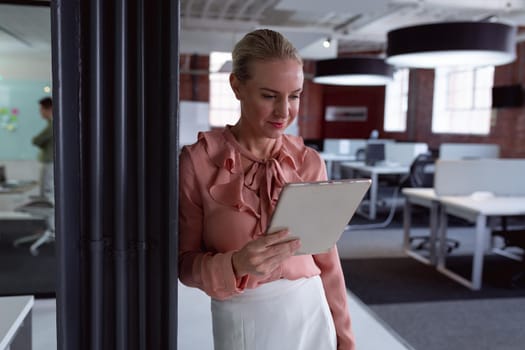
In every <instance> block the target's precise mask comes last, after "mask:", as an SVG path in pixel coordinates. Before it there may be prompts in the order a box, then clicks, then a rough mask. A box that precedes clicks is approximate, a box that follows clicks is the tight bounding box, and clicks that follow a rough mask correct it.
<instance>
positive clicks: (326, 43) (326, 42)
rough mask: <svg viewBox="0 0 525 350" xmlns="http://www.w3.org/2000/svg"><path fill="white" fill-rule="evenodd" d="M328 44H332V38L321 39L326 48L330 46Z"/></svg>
mask: <svg viewBox="0 0 525 350" xmlns="http://www.w3.org/2000/svg"><path fill="white" fill-rule="evenodd" d="M330 45H332V40H331V39H330V38H326V39H325V40H324V41H323V47H324V48H326V49H328V48H329V47H330Z"/></svg>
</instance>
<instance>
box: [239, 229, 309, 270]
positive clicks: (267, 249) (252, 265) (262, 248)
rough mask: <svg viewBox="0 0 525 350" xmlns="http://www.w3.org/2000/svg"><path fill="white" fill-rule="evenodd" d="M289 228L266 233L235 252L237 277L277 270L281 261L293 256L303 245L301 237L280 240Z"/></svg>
mask: <svg viewBox="0 0 525 350" xmlns="http://www.w3.org/2000/svg"><path fill="white" fill-rule="evenodd" d="M288 233H289V232H288V230H283V231H279V232H276V233H272V234H268V235H265V236H263V237H261V238H258V239H256V240H253V241H250V242H248V243H247V244H246V245H245V246H244V247H242V249H241V250H239V251H238V252H235V253H233V255H232V265H233V270H234V271H235V275H236V276H237V278H241V277H243V276H245V275H247V274H252V275H265V274H268V273H270V272H272V271H273V270H275V269H276V268H277V267H278V266H279V265H280V264H281V262H283V261H284V260H286V259H288V258H289V257H291V256H292V255H293V254H294V253H295V252H296V251H297V249H299V247H300V246H301V242H300V241H299V239H293V240H290V241H285V242H280V243H278V242H279V241H281V239H283V238H284V237H286V236H287V235H288Z"/></svg>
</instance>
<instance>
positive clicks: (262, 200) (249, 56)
mask: <svg viewBox="0 0 525 350" xmlns="http://www.w3.org/2000/svg"><path fill="white" fill-rule="evenodd" d="M232 56H233V72H232V74H231V75H230V85H231V87H232V89H233V91H234V93H235V96H236V98H237V99H238V100H239V101H240V106H241V115H240V118H239V120H238V122H237V123H236V124H235V125H228V126H226V127H225V128H224V129H223V130H213V131H209V132H201V133H199V135H198V140H197V142H196V143H194V144H193V145H190V146H186V147H184V148H183V149H182V152H181V155H180V188H179V203H180V205H179V279H180V280H181V282H182V283H184V284H185V285H187V286H190V287H196V288H200V289H201V290H203V291H204V292H206V293H207V294H208V295H209V296H210V297H211V298H212V299H211V311H212V322H213V338H214V346H215V350H239V349H247V350H248V349H249V350H252V349H268V350H273V349H286V350H319V349H323V350H335V349H338V350H353V349H355V344H354V337H353V333H352V329H351V321H350V315H349V311H348V305H347V292H346V287H345V281H344V277H343V273H342V269H341V264H340V260H339V255H338V252H337V247H333V248H332V249H331V250H330V251H329V252H327V253H323V254H317V255H297V256H295V255H294V253H295V252H296V251H297V249H298V248H299V247H300V244H301V242H300V241H299V240H297V239H294V240H290V241H286V242H284V243H283V242H282V241H281V240H282V239H283V238H285V237H286V236H287V235H288V234H289V232H288V231H287V230H283V231H280V232H277V233H275V234H266V232H265V231H266V227H267V225H268V220H269V218H271V215H272V213H273V211H274V209H275V205H276V203H277V199H278V197H279V193H280V191H281V190H282V188H283V186H284V185H285V183H287V182H306V181H320V180H326V168H325V165H324V162H323V160H322V159H321V157H320V156H319V154H318V153H317V152H316V151H314V150H313V149H312V148H309V147H306V146H305V145H304V143H303V140H302V139H301V138H300V137H297V136H291V135H287V134H285V133H284V132H285V130H286V128H287V126H289V125H290V124H291V123H292V122H293V121H294V119H295V118H296V117H297V114H298V109H299V99H300V96H301V92H302V88H303V81H304V75H303V63H302V59H301V58H300V57H299V55H298V53H297V50H296V49H295V48H294V47H293V46H292V44H291V43H290V42H289V41H288V40H287V39H286V38H284V37H283V36H282V35H281V34H279V33H277V32H275V31H271V30H266V29H261V30H255V31H253V32H250V33H248V34H246V35H245V36H244V37H243V38H242V39H241V40H240V41H239V42H238V43H237V44H236V45H235V47H234V50H233V53H232ZM320 234H322V232H320Z"/></svg>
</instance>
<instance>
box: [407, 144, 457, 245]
mask: <svg viewBox="0 0 525 350" xmlns="http://www.w3.org/2000/svg"><path fill="white" fill-rule="evenodd" d="M434 170H435V159H434V157H433V156H432V154H431V153H430V152H425V153H421V154H419V155H418V156H417V157H416V158H415V159H414V161H413V162H412V164H411V165H410V172H409V173H408V175H407V176H405V177H404V178H403V179H402V180H401V183H400V187H401V188H405V187H412V188H421V187H423V188H425V187H426V188H429V187H434ZM410 243H411V244H412V245H413V249H416V250H422V249H428V248H429V244H430V237H429V236H411V237H410ZM446 245H447V246H446V251H447V253H450V252H452V250H454V249H456V248H458V247H459V241H457V240H454V239H451V238H447V239H446Z"/></svg>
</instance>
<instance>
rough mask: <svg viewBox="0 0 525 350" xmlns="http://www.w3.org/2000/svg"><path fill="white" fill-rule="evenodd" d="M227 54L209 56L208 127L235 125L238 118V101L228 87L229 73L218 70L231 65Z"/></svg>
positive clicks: (217, 53)
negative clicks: (228, 63)
mask: <svg viewBox="0 0 525 350" xmlns="http://www.w3.org/2000/svg"><path fill="white" fill-rule="evenodd" d="M231 59H232V55H231V53H229V52H212V53H211V54H210V126H211V127H223V126H225V125H226V124H235V123H236V122H237V120H238V119H239V116H240V106H239V101H238V100H237V99H236V98H235V95H234V93H233V91H232V89H231V87H230V73H229V72H226V73H224V72H220V71H219V70H220V69H221V68H222V67H223V66H224V65H225V64H227V62H228V61H229V62H230V63H231Z"/></svg>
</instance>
